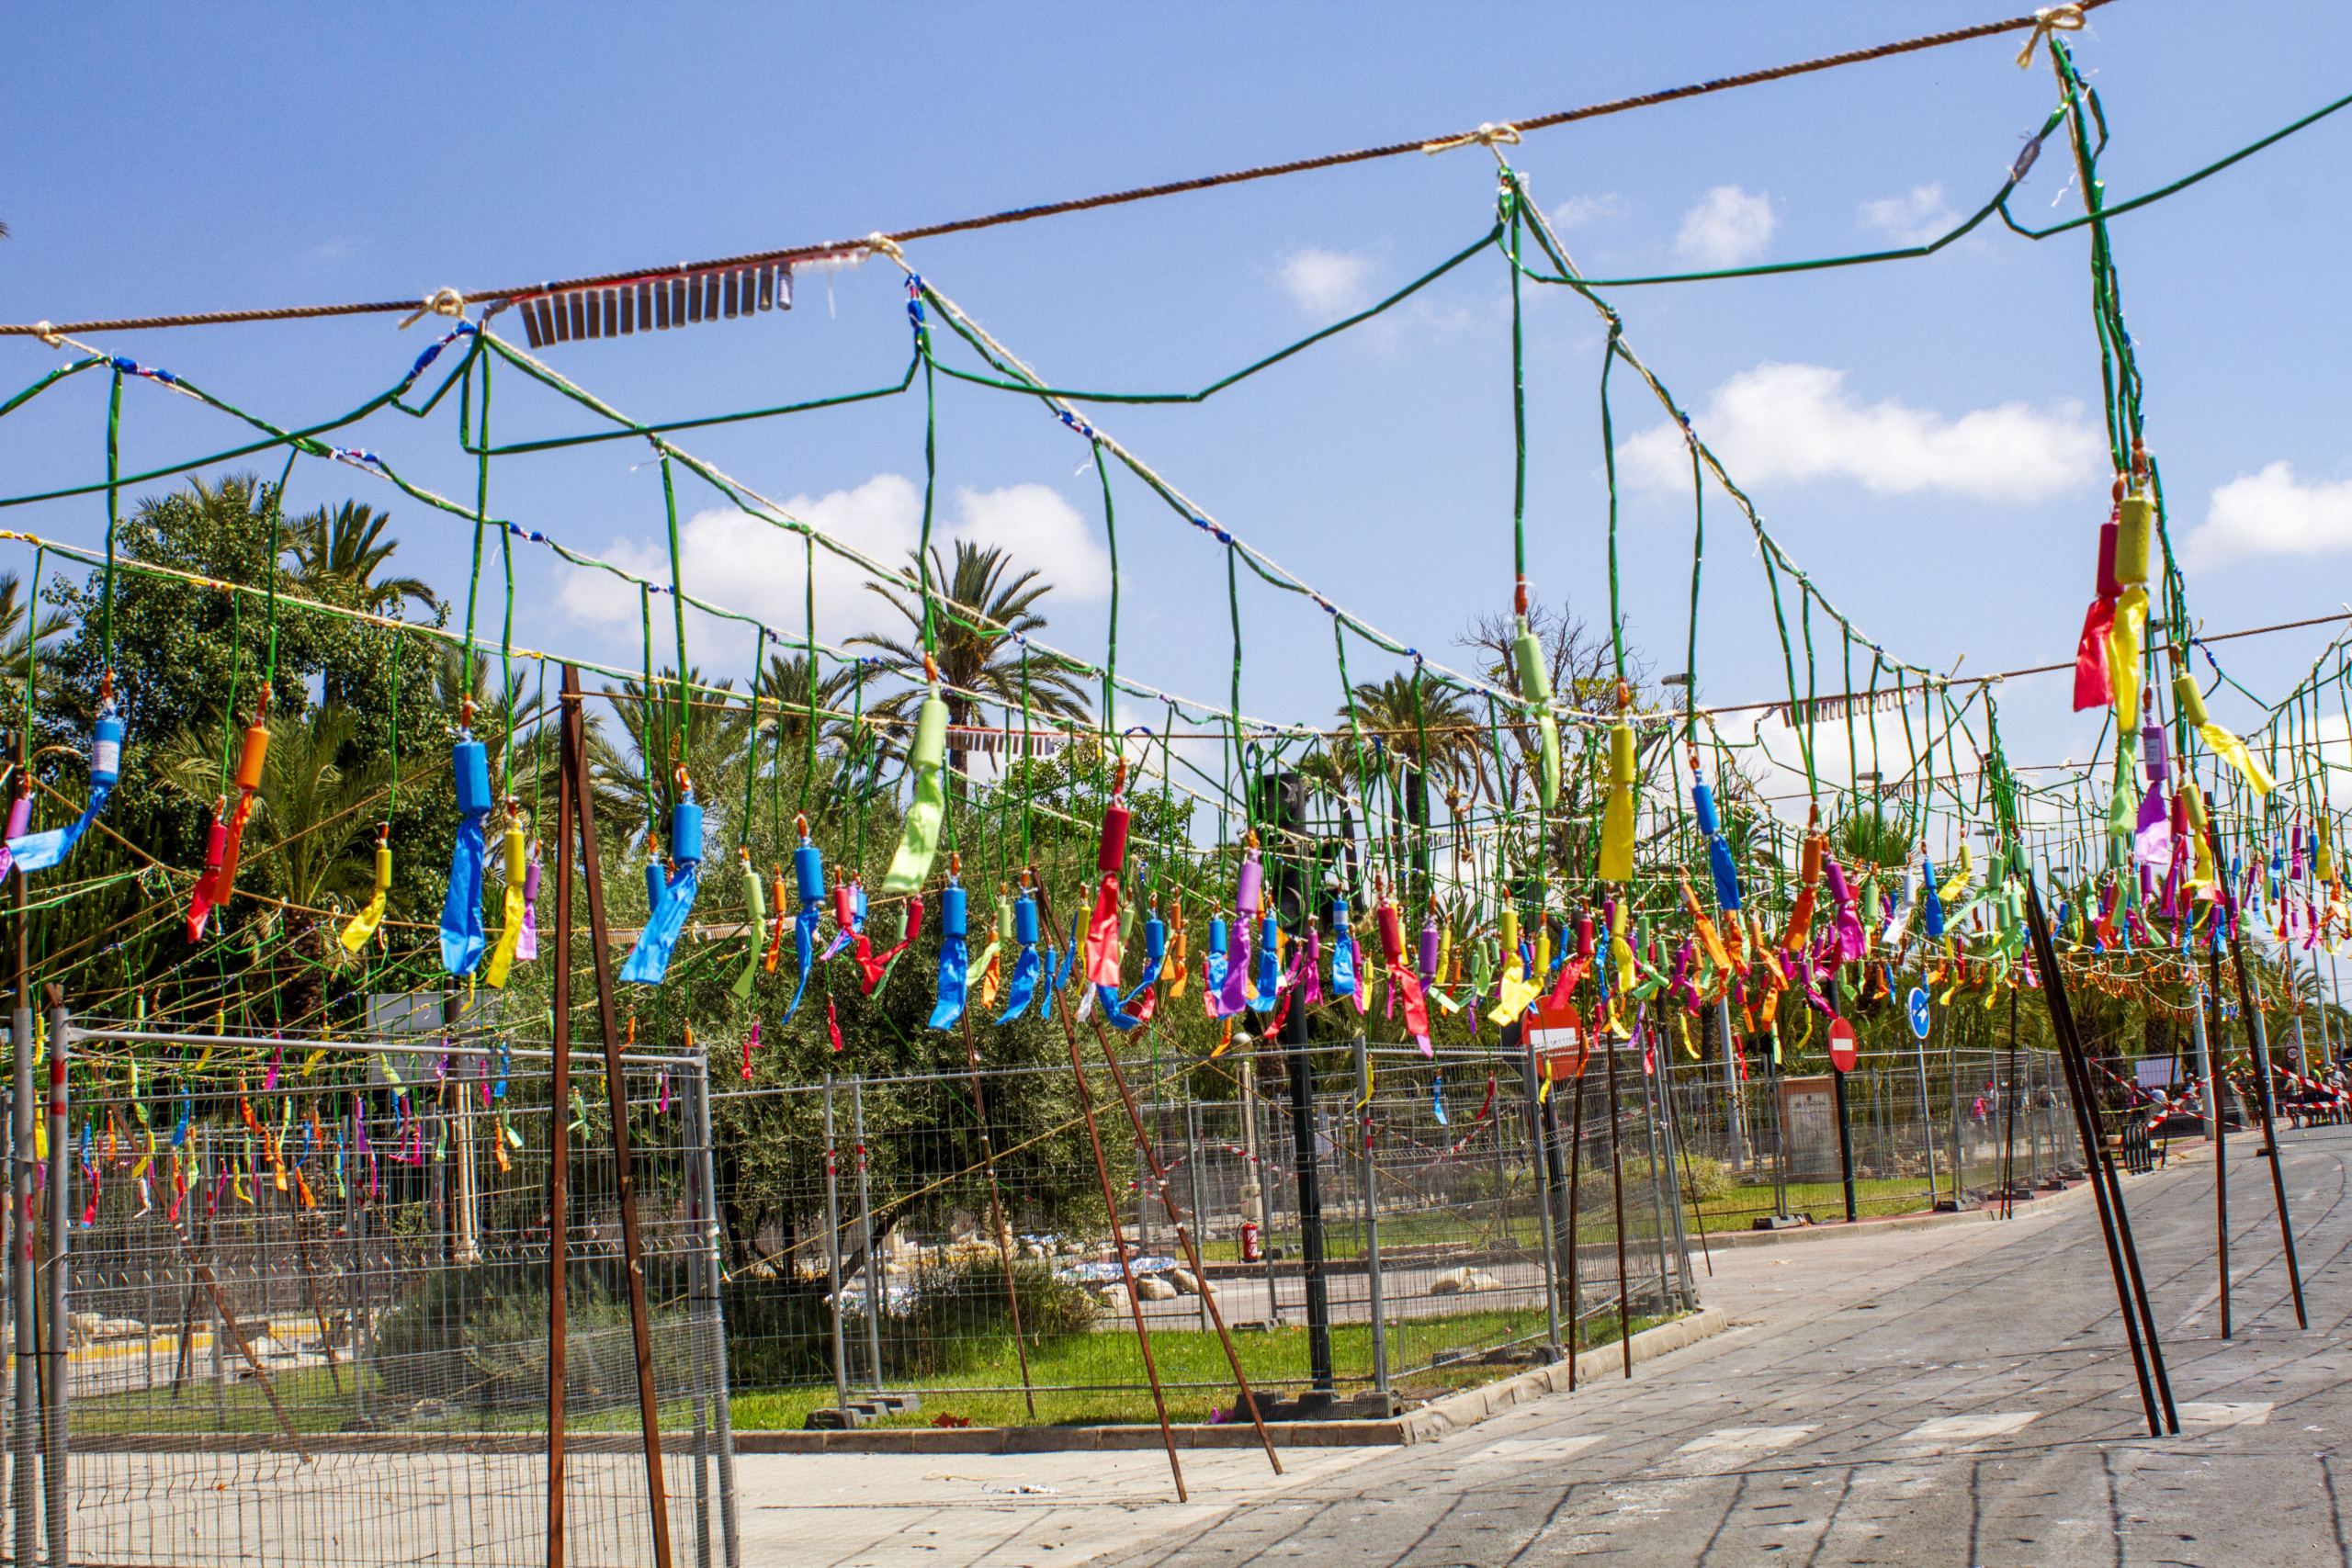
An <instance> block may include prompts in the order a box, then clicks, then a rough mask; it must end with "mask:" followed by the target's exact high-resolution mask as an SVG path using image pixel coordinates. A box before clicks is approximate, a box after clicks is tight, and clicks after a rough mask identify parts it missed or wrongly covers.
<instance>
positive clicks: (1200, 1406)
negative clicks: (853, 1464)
mask: <svg viewBox="0 0 2352 1568" xmlns="http://www.w3.org/2000/svg"><path fill="white" fill-rule="evenodd" d="M1652 1321H1653V1320H1651V1319H1649V1318H1645V1317H1638V1316H1637V1317H1636V1318H1634V1331H1635V1332H1637V1333H1638V1332H1639V1331H1640V1330H1642V1329H1644V1328H1646V1327H1648V1326H1649V1325H1650V1324H1651V1322H1652ZM1545 1326H1546V1325H1545V1318H1544V1309H1543V1308H1542V1307H1541V1306H1534V1307H1529V1308H1525V1309H1521V1310H1519V1311H1496V1312H1470V1313H1463V1314H1458V1315H1455V1316H1452V1317H1447V1318H1443V1319H1408V1320H1406V1321H1404V1322H1400V1323H1392V1324H1390V1325H1389V1327H1388V1366H1389V1383H1390V1386H1391V1387H1392V1388H1394V1389H1396V1390H1397V1392H1398V1393H1402V1394H1404V1395H1406V1396H1407V1397H1408V1398H1419V1399H1426V1398H1430V1397H1432V1396H1435V1395H1438V1394H1442V1393H1452V1392H1453V1391H1454V1390H1456V1389H1463V1388H1469V1387H1473V1386H1475V1385H1476V1384H1478V1383H1482V1382H1490V1381H1492V1380H1493V1379H1495V1378H1498V1377H1505V1376H1509V1375H1510V1374H1511V1373H1512V1372H1514V1371H1520V1370H1521V1369H1520V1368H1518V1367H1516V1366H1512V1365H1508V1364H1505V1365H1483V1364H1480V1363H1479V1362H1477V1361H1476V1360H1468V1361H1463V1362H1457V1363H1454V1364H1451V1365H1447V1366H1443V1367H1436V1368H1432V1367H1431V1366H1430V1360H1431V1359H1432V1358H1433V1357H1434V1356H1436V1355H1437V1354H1438V1353H1440V1352H1442V1351H1446V1350H1453V1349H1467V1350H1476V1349H1478V1348H1483V1347H1489V1346H1497V1345H1502V1344H1506V1343H1509V1342H1511V1341H1526V1342H1528V1343H1531V1344H1532V1343H1537V1342H1540V1341H1541V1340H1542V1339H1543V1337H1544V1332H1545ZM1616 1339H1617V1325H1616V1322H1615V1319H1614V1318H1613V1316H1604V1317H1601V1318H1597V1319H1595V1320H1593V1321H1592V1322H1590V1323H1589V1324H1588V1325H1587V1335H1586V1337H1585V1340H1584V1343H1585V1345H1586V1347H1587V1348H1589V1347H1590V1346H1593V1345H1607V1344H1613V1343H1615V1341H1616ZM1233 1344H1234V1349H1235V1350H1236V1352H1237V1353H1238V1355H1239V1356H1240V1358H1241V1369H1242V1371H1243V1372H1244V1373H1246V1374H1247V1375H1248V1376H1249V1378H1250V1382H1251V1386H1253V1387H1257V1386H1260V1385H1261V1384H1262V1385H1263V1386H1264V1388H1265V1390H1266V1393H1267V1394H1268V1396H1269V1397H1285V1398H1287V1397H1290V1396H1292V1395H1295V1393H1298V1391H1299V1389H1300V1388H1301V1387H1303V1386H1304V1385H1305V1383H1306V1376H1307V1359H1306V1356H1307V1346H1306V1328H1305V1327H1304V1326H1288V1327H1283V1328H1276V1329H1271V1330H1266V1331H1262V1332H1250V1333H1236V1334H1235V1335H1234V1337H1233ZM1151 1349H1152V1359H1154V1360H1155V1361H1156V1362H1157V1363H1158V1364H1159V1376H1160V1379H1161V1382H1162V1384H1163V1386H1165V1387H1166V1388H1167V1394H1168V1418H1169V1419H1170V1420H1171V1421H1205V1420H1207V1419H1208V1418H1209V1413H1210V1411H1211V1410H1213V1409H1220V1408H1225V1409H1229V1408H1231V1407H1232V1405H1233V1403H1234V1400H1233V1375H1232V1373H1231V1371H1229V1370H1228V1369H1227V1366H1226V1361H1225V1353H1224V1351H1223V1349H1222V1348H1220V1347H1219V1346H1218V1344H1217V1338H1216V1335H1215V1334H1214V1333H1204V1332H1203V1331H1201V1330H1199V1329H1159V1328H1155V1329H1153V1330H1152V1335H1151ZM1331 1364H1332V1370H1333V1372H1334V1373H1335V1374H1336V1377H1337V1380H1338V1382H1339V1383H1340V1389H1341V1392H1342V1393H1345V1392H1348V1391H1349V1390H1350V1389H1351V1388H1368V1387H1370V1386H1371V1379H1372V1329H1371V1327H1370V1325H1365V1324H1337V1325H1333V1327H1332V1329H1331ZM1029 1374H1030V1378H1031V1381H1032V1382H1035V1383H1038V1384H1048V1383H1057V1384H1062V1385H1065V1386H1066V1387H1069V1389H1070V1390H1071V1392H1042V1391H1041V1392H1040V1393H1038V1394H1037V1396H1036V1400H1037V1404H1036V1409H1037V1414H1036V1416H1035V1422H1034V1423H1033V1422H1032V1420H1031V1417H1030V1415H1029V1407H1028V1404H1027V1402H1026V1401H1025V1400H1024V1399H1023V1395H1022V1392H1021V1389H1020V1386H1019V1385H1020V1367H1019V1365H1018V1363H1017V1362H1016V1361H1015V1359H1014V1358H1013V1356H1012V1351H1011V1348H1010V1347H1006V1348H1002V1349H1001V1350H1000V1351H996V1352H993V1353H992V1354H991V1357H990V1359H988V1360H986V1361H983V1362H981V1363H979V1364H978V1365H976V1366H974V1367H973V1368H971V1369H970V1370H969V1371H965V1372H961V1373H957V1374H956V1375H954V1376H952V1377H947V1378H933V1379H930V1380H927V1381H925V1382H923V1383H922V1385H921V1392H922V1401H923V1405H922V1410H921V1411H919V1412H915V1413H912V1414H910V1415H907V1416H893V1417H890V1418H888V1419H886V1420H884V1421H881V1422H877V1423H876V1425H877V1426H897V1427H921V1426H927V1425H930V1424H931V1423H932V1421H933V1418H934V1417H936V1416H941V1415H948V1416H961V1417H962V1418H964V1419H965V1420H967V1421H969V1422H971V1423H972V1425H974V1426H976V1427H1019V1426H1027V1425H1033V1424H1034V1425H1038V1426H1096V1425H1109V1424H1115V1423H1131V1422H1148V1421H1149V1420H1151V1419H1152V1418H1153V1415H1152V1405H1151V1394H1150V1392H1149V1390H1148V1389H1146V1388H1143V1387H1140V1386H1136V1387H1132V1388H1104V1387H1101V1386H1099V1385H1103V1384H1107V1383H1130V1382H1131V1383H1135V1384H1138V1385H1140V1384H1141V1383H1142V1382H1143V1381H1144V1372H1143V1362H1142V1359H1140V1357H1138V1356H1137V1354H1136V1342H1135V1337H1134V1336H1133V1335H1131V1334H1124V1333H1119V1332H1116V1331H1106V1332H1103V1333H1099V1334H1092V1335H1084V1336H1080V1337H1075V1338H1071V1339H1066V1340H1063V1341H1060V1342H1058V1343H1057V1344H1053V1345H1049V1346H1046V1348H1043V1349H1042V1350H1034V1351H1032V1352H1031V1353H1030V1357H1029ZM1186 1383H1190V1384H1204V1385H1206V1386H1196V1387H1178V1386H1173V1385H1178V1384H1186ZM1089 1385H1095V1386H1089ZM1007 1386H1010V1388H1011V1392H1010V1393H1007V1392H1004V1389H1005V1388H1006V1387H1007ZM858 1392H859V1390H857V1389H856V1388H855V1387H853V1388H852V1390H851V1397H853V1398H854V1397H856V1395H857V1393H858ZM832 1403H833V1390H832V1389H831V1386H830V1385H828V1386H824V1387H819V1388H793V1389H775V1390H763V1391H760V1392H739V1393H737V1394H736V1395H735V1403H734V1415H735V1426H736V1427H737V1429H739V1430H749V1429H753V1428H760V1427H766V1428H796V1429H797V1428H798V1427H801V1426H802V1425H803V1424H804V1423H805V1422H806V1421H807V1419H808V1416H809V1412H810V1411H812V1410H819V1409H823V1408H825V1407H827V1406H830V1405H831V1404H832Z"/></svg>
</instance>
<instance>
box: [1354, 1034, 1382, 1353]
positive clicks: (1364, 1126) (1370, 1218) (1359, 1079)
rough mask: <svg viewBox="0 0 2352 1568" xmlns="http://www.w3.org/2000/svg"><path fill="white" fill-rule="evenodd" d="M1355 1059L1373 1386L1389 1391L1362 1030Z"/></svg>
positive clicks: (1368, 1052) (1376, 1173) (1376, 1176)
mask: <svg viewBox="0 0 2352 1568" xmlns="http://www.w3.org/2000/svg"><path fill="white" fill-rule="evenodd" d="M1349 1044H1350V1046H1351V1049H1352V1050H1353V1051H1354V1054H1355V1058H1356V1096H1357V1099H1356V1121H1357V1136H1358V1137H1360V1138H1361V1139H1363V1249H1364V1265H1363V1266H1364V1279H1365V1280H1366V1281H1367V1286H1368V1291H1369V1297H1370V1299H1369V1301H1368V1303H1367V1306H1368V1308H1369V1310H1370V1312H1371V1313H1372V1389H1373V1392H1374V1393H1377V1394H1380V1395H1382V1396H1384V1397H1385V1395H1386V1394H1387V1393H1388V1314H1386V1313H1385V1311H1383V1310H1382V1293H1381V1279H1380V1167H1379V1166H1378V1164H1377V1163H1375V1162H1374V1159H1373V1153H1372V1048H1371V1046H1370V1045H1369V1044H1368V1043H1366V1041H1365V1039H1364V1035H1363V1031H1362V1030H1358V1031H1357V1032H1356V1035H1355V1038H1354V1039H1353V1040H1351V1041H1350V1042H1349Z"/></svg>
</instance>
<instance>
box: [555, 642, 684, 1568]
mask: <svg viewBox="0 0 2352 1568" xmlns="http://www.w3.org/2000/svg"><path fill="white" fill-rule="evenodd" d="M581 701H582V698H581V693H580V667H579V666H578V665H576V664H567V665H565V666H564V667H563V748H562V750H563V785H562V787H563V788H565V789H567V790H569V791H571V801H572V805H573V806H574V807H576V808H577V810H578V811H579V814H580V870H581V874H582V877H583V879H584V880H585V882H586V883H587V887H588V940H589V943H590V946H589V957H590V958H591V959H592V960H594V964H595V967H596V1021H597V1023H598V1024H599V1026H600V1027H601V1028H602V1029H603V1030H604V1036H605V1093H606V1096H607V1098H608V1099H609V1100H610V1101H611V1103H612V1118H613V1180H614V1184H615V1186H616V1187H617V1188H618V1189H619V1190H620V1211H621V1259H622V1265H623V1267H624V1269H626V1270H627V1272H628V1323H629V1333H630V1337H631V1338H632V1339H633V1340H634V1341H635V1342H636V1343H635V1348H636V1351H637V1408H638V1422H639V1427H640V1428H641V1429H642V1431H643V1434H644V1440H645V1490H646V1504H647V1511H648V1512H649V1513H650V1516H651V1521H652V1525H653V1564H654V1568H670V1499H669V1495H668V1493H667V1491H666V1490H665V1489H664V1487H663V1485H662V1419H661V1415H660V1413H659V1411H658V1410H657V1409H656V1408H655V1401H654V1387H653V1341H652V1334H651V1328H650V1323H649V1320H648V1315H647V1310H646V1305H645V1252H644V1248H643V1246H642V1244H641V1243H640V1241H639V1232H638V1227H637V1174H636V1168H635V1164H634V1159H633V1156H631V1155H630V1153H629V1146H628V1074H627V1071H626V1069H625V1068H624V1067H623V1066H622V1065H621V1032H620V1021H619V1019H618V1017H617V1016H616V1012H615V1010H614V1008H613V953H612V948H611V944H610V936H611V931H610V928H609V927H608V926H607V925H606V924H605V882H604V878H603V877H602V876H601V875H600V874H598V871H597V866H596V806H595V791H594V789H592V788H591V787H590V786H589V783H588V758H587V750H588V743H587V731H586V722H585V718H584V716H583V715H582V709H581ZM556 1114H557V1115H559V1116H560V1115H562V1114H563V1112H562V1110H561V1109H560V1108H558V1110H557V1111H556Z"/></svg>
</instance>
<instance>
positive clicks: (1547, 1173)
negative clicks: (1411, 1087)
mask: <svg viewBox="0 0 2352 1568" xmlns="http://www.w3.org/2000/svg"><path fill="white" fill-rule="evenodd" d="M1506 962H1508V960H1506ZM1512 1030H1518V1031H1520V1032H1521V1035H1524V1034H1525V1032H1526V1031H1525V1029H1524V1027H1523V1026H1522V1025H1521V1024H1516V1023H1514V1024H1511V1025H1510V1026H1509V1027H1508V1028H1507V1029H1506V1030H1505V1031H1504V1036H1505V1038H1504V1045H1505V1048H1506V1049H1508V1048H1509V1047H1510V1045H1511V1044H1513V1043H1516V1042H1514V1041H1512V1040H1511V1039H1510V1032H1511V1031H1512ZM1520 1081H1521V1092H1520V1100H1521V1103H1522V1104H1523V1105H1525V1106H1526V1107H1527V1147H1528V1150H1529V1154H1530V1158H1529V1160H1528V1167H1529V1168H1530V1170H1531V1171H1532V1173H1533V1175H1534V1177H1535V1192H1536V1211H1535V1212H1536V1216H1537V1217H1536V1231H1537V1234H1538V1236H1539V1237H1540V1239H1541V1240H1542V1242H1543V1244H1544V1325H1545V1327H1546V1329H1547V1330H1548V1331H1549V1333H1550V1335H1551V1341H1550V1348H1551V1351H1552V1353H1553V1354H1554V1355H1555V1356H1556V1355H1559V1354H1560V1353H1561V1349H1560V1347H1561V1343H1562V1342H1561V1339H1560V1277H1559V1276H1560V1270H1559V1259H1558V1258H1555V1256H1554V1255H1553V1247H1554V1242H1553V1239H1552V1234H1553V1233H1552V1164H1551V1159H1550V1156H1549V1155H1548V1154H1547V1152H1546V1151H1545V1148H1544V1122H1543V1116H1542V1112H1541V1111H1540V1110H1539V1108H1538V1107H1537V1105H1536V1100H1535V1097H1536V1095H1537V1093H1538V1092H1539V1090H1540V1089H1541V1088H1542V1077H1541V1075H1540V1074H1539V1073H1538V1071H1537V1069H1536V1064H1535V1047H1534V1045H1533V1044H1532V1043H1530V1044H1529V1045H1528V1047H1527V1049H1526V1050H1525V1051H1524V1052H1522V1053H1521V1055H1520ZM1495 1120H1496V1121H1497V1122H1500V1121H1501V1120H1502V1117H1501V1115H1500V1114H1499V1112H1498V1114H1497V1116H1496V1118H1495ZM1495 1141H1496V1143H1497V1145H1500V1144H1501V1142H1502V1140H1501V1138H1500V1137H1499V1136H1498V1137H1497V1139H1496V1140H1495ZM1568 1235H1569V1245H1570V1246H1571V1247H1573V1246H1575V1245H1576V1242H1575V1236H1576V1230H1575V1227H1574V1223H1573V1220H1572V1221H1571V1224H1570V1228H1569V1231H1568ZM1568 1329H1569V1335H1570V1338H1569V1340H1568V1342H1567V1352H1566V1353H1567V1358H1568V1378H1569V1386H1570V1387H1571V1388H1573V1387H1574V1386H1575V1378H1576V1360H1577V1354H1576V1344H1575V1339H1574V1335H1575V1331H1576V1317H1575V1315H1574V1314H1573V1313H1571V1314H1570V1315H1569V1318H1568Z"/></svg>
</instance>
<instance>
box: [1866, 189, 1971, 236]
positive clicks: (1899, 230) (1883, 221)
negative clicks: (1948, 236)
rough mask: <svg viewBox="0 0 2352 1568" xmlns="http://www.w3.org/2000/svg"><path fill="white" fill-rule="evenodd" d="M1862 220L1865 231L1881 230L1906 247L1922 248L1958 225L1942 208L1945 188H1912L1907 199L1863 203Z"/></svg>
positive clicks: (1901, 197)
mask: <svg viewBox="0 0 2352 1568" xmlns="http://www.w3.org/2000/svg"><path fill="white" fill-rule="evenodd" d="M1861 220H1862V227H1864V228H1865V229H1881V230H1883V231H1885V232H1886V234H1887V236H1888V237H1889V238H1891V239H1893V240H1894V241H1895V242H1896V243H1898V244H1905V245H1924V244H1926V243H1928V241H1929V240H1932V239H1934V238H1936V237H1937V236H1938V235H1939V234H1942V233H1944V232H1945V231H1948V230H1949V229H1951V226H1952V225H1953V224H1955V223H1957V222H1959V221H1960V220H1959V219H1958V218H1957V217H1955V216H1954V215H1953V213H1952V210H1951V208H1950V207H1947V206H1946V205H1944V187H1943V186H1941V185H1940V184H1938V185H1931V186H1912V187H1911V194H1910V195H1909V196H1898V197H1890V198H1889V199H1887V200H1885V201H1866V202H1864V203H1862V208H1861Z"/></svg>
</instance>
